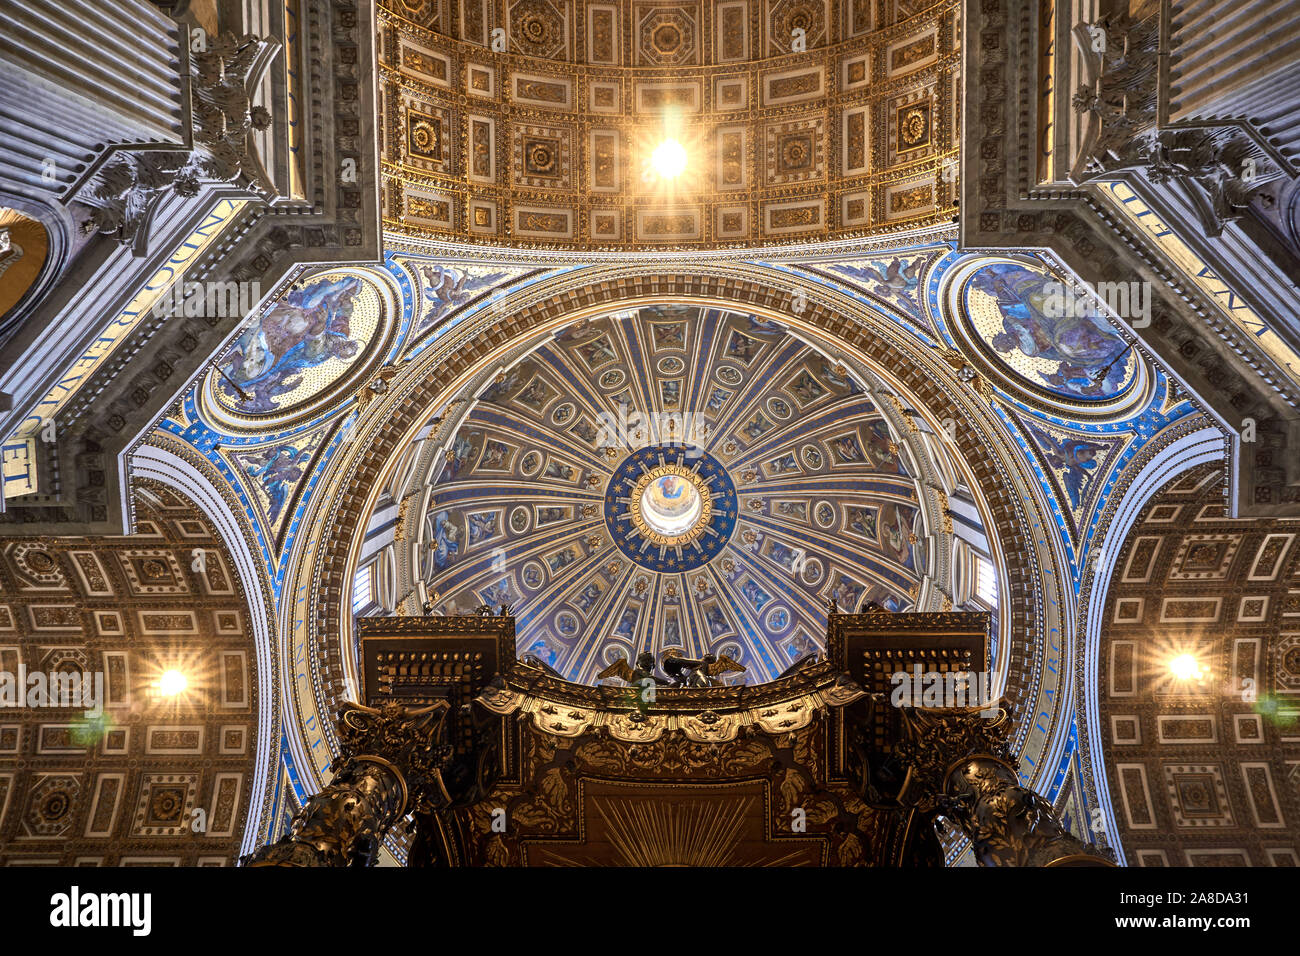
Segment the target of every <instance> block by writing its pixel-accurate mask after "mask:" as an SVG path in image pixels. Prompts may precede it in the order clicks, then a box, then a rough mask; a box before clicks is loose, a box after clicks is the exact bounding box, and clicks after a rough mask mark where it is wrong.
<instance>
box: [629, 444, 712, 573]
mask: <svg viewBox="0 0 1300 956" xmlns="http://www.w3.org/2000/svg"><path fill="white" fill-rule="evenodd" d="M735 524H736V488H735V485H733V484H732V481H731V478H730V477H729V476H728V475H727V472H726V470H725V469H724V468H723V467H722V465H721V464H719V463H718V461H717V459H715V458H714V457H713V456H712V455H709V454H708V453H706V452H703V451H700V450H699V449H696V448H692V449H689V450H688V449H685V448H683V447H682V446H680V445H652V446H650V447H648V448H643V449H641V450H640V451H638V452H635V453H633V454H631V455H629V456H628V457H627V458H626V459H624V461H623V463H622V464H621V465H619V467H618V469H617V470H616V471H615V472H614V475H613V477H611V478H610V482H609V487H608V488H607V489H606V491H605V525H606V527H608V528H609V532H610V535H611V536H612V537H613V539H614V542H615V544H617V545H618V548H619V550H620V551H622V552H623V553H624V554H625V555H627V556H628V557H629V558H631V559H632V560H633V561H635V562H636V563H637V564H639V565H641V566H642V567H644V568H650V569H651V570H654V571H689V570H691V569H692V568H698V567H700V566H701V565H703V564H707V563H708V562H709V561H711V560H712V559H713V558H714V557H715V556H716V555H717V554H718V553H719V552H721V551H722V549H723V548H724V547H725V546H726V544H727V541H728V540H729V539H730V538H731V532H732V529H733V528H734V527H735Z"/></svg>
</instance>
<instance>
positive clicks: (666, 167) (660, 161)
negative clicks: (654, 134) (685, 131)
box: [650, 139, 686, 179]
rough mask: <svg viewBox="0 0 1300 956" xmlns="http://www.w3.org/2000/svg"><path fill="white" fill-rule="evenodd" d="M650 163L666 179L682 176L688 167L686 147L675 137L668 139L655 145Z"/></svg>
mask: <svg viewBox="0 0 1300 956" xmlns="http://www.w3.org/2000/svg"><path fill="white" fill-rule="evenodd" d="M650 165H652V166H653V167H654V169H655V172H657V173H658V174H659V175H660V176H662V177H663V178H664V179H673V178H675V177H677V176H680V175H681V174H682V171H683V170H685V169H686V147H685V146H683V145H682V144H681V143H679V142H677V140H675V139H666V140H664V141H663V142H662V143H660V144H659V145H658V146H656V147H655V151H654V153H653V154H651V156H650Z"/></svg>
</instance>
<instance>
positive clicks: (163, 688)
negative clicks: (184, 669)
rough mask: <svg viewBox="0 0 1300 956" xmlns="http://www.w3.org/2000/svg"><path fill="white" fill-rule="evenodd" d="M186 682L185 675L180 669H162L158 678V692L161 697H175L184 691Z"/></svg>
mask: <svg viewBox="0 0 1300 956" xmlns="http://www.w3.org/2000/svg"><path fill="white" fill-rule="evenodd" d="M188 683H189V682H188V681H187V680H186V679H185V675H184V674H182V673H181V672H180V671H176V670H171V671H164V672H163V675H162V677H160V678H159V679H158V693H159V694H161V695H162V696H163V697H175V696H176V695H178V694H180V693H182V692H184V690H185V687H186V685H187V684H188Z"/></svg>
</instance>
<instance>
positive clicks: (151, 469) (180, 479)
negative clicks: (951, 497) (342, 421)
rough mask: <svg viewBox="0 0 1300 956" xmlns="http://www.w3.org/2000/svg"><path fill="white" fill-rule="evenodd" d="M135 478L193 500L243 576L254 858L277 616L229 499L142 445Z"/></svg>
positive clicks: (267, 755)
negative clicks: (250, 659)
mask: <svg viewBox="0 0 1300 956" xmlns="http://www.w3.org/2000/svg"><path fill="white" fill-rule="evenodd" d="M131 477H132V478H133V479H138V478H152V479H154V480H155V481H159V482H162V483H163V484H165V485H168V486H169V487H172V488H175V489H176V490H178V491H180V492H181V493H182V494H184V495H186V496H187V497H189V498H190V499H191V500H192V501H193V502H194V503H195V504H196V505H198V506H199V508H200V509H201V510H202V511H203V513H204V514H205V515H206V516H207V517H208V519H209V520H210V521H211V522H212V524H213V525H214V526H215V527H216V530H217V534H218V535H219V536H220V538H221V541H222V543H223V544H225V546H226V548H227V549H228V550H229V551H230V556H231V559H232V560H233V561H234V563H235V569H236V571H237V573H238V574H239V580H240V583H241V584H243V586H244V594H245V595H247V598H248V611H249V614H248V616H249V619H250V621H251V622H252V627H253V645H254V648H255V650H256V653H257V686H258V689H259V690H260V691H261V693H260V694H258V707H257V759H256V761H255V763H254V765H253V781H254V782H255V783H256V786H255V787H254V786H250V787H249V788H248V795H249V809H248V823H247V824H246V825H245V827H244V836H243V840H242V841H241V843H240V853H241V855H242V854H248V853H252V852H253V851H254V850H255V849H257V847H258V832H259V830H260V829H261V824H262V808H263V804H264V802H265V800H264V797H265V795H266V786H267V782H268V779H269V772H270V761H271V752H272V746H271V743H272V741H271V735H272V731H273V730H274V729H275V727H274V719H273V717H274V711H273V709H272V702H273V700H274V698H275V693H274V690H275V687H274V683H273V679H272V673H271V634H270V630H269V622H270V621H271V620H272V618H273V611H272V610H271V609H270V608H268V607H267V606H266V603H265V592H264V591H263V589H262V580H261V573H260V565H259V563H258V561H257V560H256V559H255V558H254V556H253V553H252V551H250V550H249V548H248V542H247V541H245V539H244V536H243V534H242V533H241V532H240V530H239V522H238V521H237V520H236V519H235V516H234V515H233V514H231V512H230V509H229V508H228V507H227V505H226V502H225V500H224V499H223V498H222V497H221V495H220V494H219V493H218V492H217V489H216V488H214V487H213V485H212V483H211V482H210V481H208V479H207V478H206V477H205V476H204V475H203V474H202V473H201V472H199V471H197V470H196V469H195V468H194V467H193V466H192V465H190V464H188V463H187V462H185V461H184V460H183V459H181V458H178V457H177V456H176V455H174V454H172V453H171V452H169V451H166V450H164V449H162V448H157V447H154V446H153V445H141V446H140V447H139V448H137V449H136V451H135V454H134V455H133V456H132V458H131Z"/></svg>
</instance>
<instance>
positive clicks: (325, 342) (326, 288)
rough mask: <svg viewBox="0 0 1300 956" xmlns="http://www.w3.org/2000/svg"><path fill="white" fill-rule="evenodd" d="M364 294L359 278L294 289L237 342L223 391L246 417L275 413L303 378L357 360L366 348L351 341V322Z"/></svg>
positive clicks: (222, 383)
mask: <svg viewBox="0 0 1300 956" xmlns="http://www.w3.org/2000/svg"><path fill="white" fill-rule="evenodd" d="M361 288H362V285H361V280H360V279H359V278H357V277H356V276H343V277H341V278H338V279H321V280H320V281H318V282H313V283H311V284H310V285H306V286H303V287H302V288H299V289H294V290H293V291H292V292H290V293H289V295H288V296H286V297H285V299H284V300H283V301H281V302H277V303H276V304H275V306H274V307H273V308H272V309H271V310H270V311H269V312H267V313H266V314H265V315H263V316H262V317H261V318H260V319H258V320H257V322H256V323H254V324H253V326H252V327H251V328H249V329H248V330H247V331H246V332H244V334H243V335H241V336H240V337H239V339H238V341H236V342H235V347H234V348H233V349H232V350H231V351H230V353H229V354H228V355H227V356H226V359H225V361H224V362H223V363H222V366H221V370H222V372H223V373H224V374H225V379H222V380H220V381H219V384H218V388H220V389H221V390H222V391H223V392H224V393H225V395H226V396H227V398H228V399H229V400H231V401H234V402H238V403H239V404H238V408H239V410H240V411H241V412H271V411H275V410H277V409H278V408H279V405H278V403H277V402H276V398H277V397H278V396H280V395H283V394H285V393H287V392H292V391H294V390H295V389H296V388H298V386H299V385H301V384H302V382H303V374H304V373H306V372H310V371H311V370H312V369H315V368H319V367H321V366H324V365H327V364H328V363H329V362H330V361H331V360H332V359H337V360H338V361H339V362H341V363H346V362H348V360H350V359H352V358H354V357H355V356H356V355H357V353H358V352H360V351H361V345H362V343H361V342H359V341H357V340H356V339H354V338H352V337H351V320H352V310H353V307H354V305H355V302H356V297H357V295H358V294H359V293H360V292H361ZM226 379H228V381H227V380H226ZM241 392H242V393H243V395H241V394H240V393H241ZM244 395H246V396H247V399H246V400H245V399H244Z"/></svg>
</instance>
